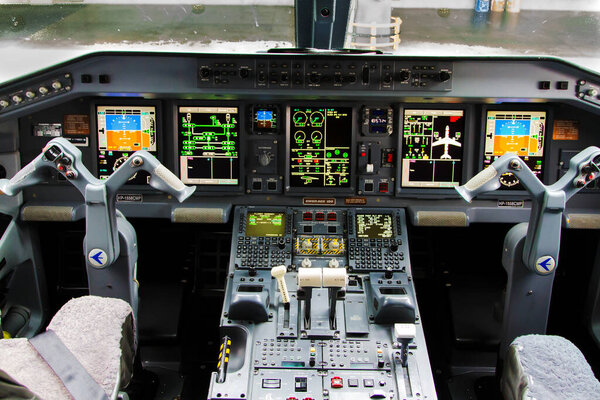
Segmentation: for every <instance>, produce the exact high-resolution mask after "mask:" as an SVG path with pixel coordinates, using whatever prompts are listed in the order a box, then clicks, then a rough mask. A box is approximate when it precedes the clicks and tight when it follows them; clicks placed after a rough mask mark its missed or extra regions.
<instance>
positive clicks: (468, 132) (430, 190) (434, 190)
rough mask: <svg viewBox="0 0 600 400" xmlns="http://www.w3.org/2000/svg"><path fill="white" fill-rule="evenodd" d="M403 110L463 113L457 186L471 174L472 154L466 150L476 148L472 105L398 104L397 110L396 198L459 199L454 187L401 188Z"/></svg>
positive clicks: (463, 182)
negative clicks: (460, 163) (461, 151)
mask: <svg viewBox="0 0 600 400" xmlns="http://www.w3.org/2000/svg"><path fill="white" fill-rule="evenodd" d="M404 110H462V111H463V113H464V116H463V118H464V119H465V129H464V133H463V135H464V137H463V158H462V164H463V165H462V173H461V177H460V182H459V185H463V184H465V183H466V182H467V177H468V176H470V175H469V174H470V173H472V165H473V160H472V157H473V152H471V151H468V150H467V149H474V148H476V146H477V143H476V142H475V137H476V136H477V135H475V134H474V132H475V123H474V120H475V110H474V106H473V105H472V104H431V103H406V104H400V107H399V110H398V118H397V126H398V138H397V141H396V148H397V150H396V151H397V152H398V155H397V157H396V196H398V197H401V196H402V195H403V194H406V195H414V194H426V195H446V197H459V195H458V193H457V192H456V190H455V189H454V186H450V187H415V186H407V187H403V186H402V160H403V157H402V154H403V149H404V140H403V139H404V134H403V129H404Z"/></svg>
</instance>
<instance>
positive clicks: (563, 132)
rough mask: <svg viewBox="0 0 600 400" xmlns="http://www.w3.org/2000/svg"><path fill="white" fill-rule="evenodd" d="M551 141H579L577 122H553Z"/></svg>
mask: <svg viewBox="0 0 600 400" xmlns="http://www.w3.org/2000/svg"><path fill="white" fill-rule="evenodd" d="M552 140H579V121H569V120H563V119H557V120H555V121H554V129H553V131H552Z"/></svg>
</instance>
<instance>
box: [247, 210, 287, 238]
mask: <svg viewBox="0 0 600 400" xmlns="http://www.w3.org/2000/svg"><path fill="white" fill-rule="evenodd" d="M284 234H285V214H284V213H274V212H252V213H248V216H247V217H246V236H253V237H256V236H260V237H281V236H283V235H284Z"/></svg>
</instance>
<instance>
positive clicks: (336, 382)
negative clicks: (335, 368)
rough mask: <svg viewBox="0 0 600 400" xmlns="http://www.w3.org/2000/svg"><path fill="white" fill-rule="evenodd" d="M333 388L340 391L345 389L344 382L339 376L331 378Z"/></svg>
mask: <svg viewBox="0 0 600 400" xmlns="http://www.w3.org/2000/svg"><path fill="white" fill-rule="evenodd" d="M331 387H332V388H333V389H340V388H343V387H344V380H343V379H342V378H340V377H339V376H334V377H333V378H331Z"/></svg>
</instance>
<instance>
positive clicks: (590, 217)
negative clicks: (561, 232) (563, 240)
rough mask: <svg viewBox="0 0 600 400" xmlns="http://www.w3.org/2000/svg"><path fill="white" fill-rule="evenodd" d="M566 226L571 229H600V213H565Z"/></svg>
mask: <svg viewBox="0 0 600 400" xmlns="http://www.w3.org/2000/svg"><path fill="white" fill-rule="evenodd" d="M567 227H568V228H572V229H600V215H598V214H567Z"/></svg>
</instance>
